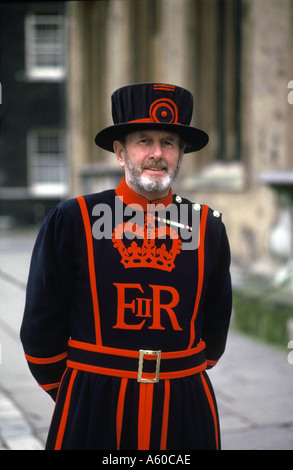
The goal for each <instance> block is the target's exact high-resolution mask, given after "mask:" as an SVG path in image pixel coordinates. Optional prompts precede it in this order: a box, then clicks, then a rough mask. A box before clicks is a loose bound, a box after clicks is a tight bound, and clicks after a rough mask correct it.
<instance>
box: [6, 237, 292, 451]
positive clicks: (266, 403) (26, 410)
mask: <svg viewBox="0 0 293 470" xmlns="http://www.w3.org/2000/svg"><path fill="white" fill-rule="evenodd" d="M35 237H36V232H35V231H34V230H22V231H10V230H7V229H6V230H4V229H2V230H0V450H42V449H44V446H45V441H46V436H47V432H48V428H49V425H50V420H51V416H52V413H53V409H54V402H53V400H52V399H51V398H50V397H49V395H47V394H46V393H45V392H44V391H43V390H42V389H40V387H38V385H37V384H36V382H35V380H34V379H33V377H32V376H31V374H30V372H29V369H28V367H27V364H26V361H25V359H24V356H23V350H22V346H21V343H20V340H19V329H20V324H21V320H22V314H23V307H24V301H25V286H26V280H27V275H28V270H29V262H30V257H31V251H32V248H33V244H34V240H35ZM287 346H288V345H284V348H283V350H281V349H277V348H276V347H272V346H270V345H267V344H264V343H262V342H260V341H258V340H256V339H253V338H251V337H247V336H245V335H243V334H241V333H239V332H236V331H234V330H232V329H231V330H230V333H229V336H228V342H227V347H226V351H225V354H224V355H223V357H222V358H221V360H220V361H219V363H218V365H217V366H216V367H215V368H214V369H212V370H210V371H209V376H210V378H211V381H212V383H213V386H214V390H215V393H216V397H217V402H218V408H219V415H220V425H221V438H222V449H223V450H292V449H293V359H292V357H291V356H292V355H293V352H292V353H291V349H289V348H288V349H286V348H287ZM292 349H293V345H292Z"/></svg>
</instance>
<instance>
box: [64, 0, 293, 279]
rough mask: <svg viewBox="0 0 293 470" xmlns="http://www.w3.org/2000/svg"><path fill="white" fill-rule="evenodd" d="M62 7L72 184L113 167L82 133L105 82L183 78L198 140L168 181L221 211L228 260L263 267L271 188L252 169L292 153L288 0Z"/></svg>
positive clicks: (89, 126)
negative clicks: (201, 133)
mask: <svg viewBox="0 0 293 470" xmlns="http://www.w3.org/2000/svg"><path fill="white" fill-rule="evenodd" d="M67 13H68V24H69V44H70V47H69V74H68V130H69V155H70V161H71V172H72V174H71V176H72V178H71V181H72V194H77V193H80V192H82V191H84V190H89V191H95V190H100V189H101V188H103V187H105V186H107V184H113V182H114V181H115V178H116V179H117V177H118V178H119V175H117V174H116V173H115V170H116V169H117V165H116V161H115V158H113V155H112V154H108V153H107V152H104V151H102V150H99V149H98V148H97V147H96V146H95V144H94V141H93V138H94V136H95V134H96V131H97V130H99V129H101V128H103V127H105V126H107V125H110V124H111V123H112V119H111V114H110V95H111V93H112V92H113V91H114V90H115V89H116V88H118V87H120V86H123V85H126V84H129V83H134V82H144V81H156V82H166V83H175V84H178V85H180V86H183V87H186V88H188V89H190V90H191V91H192V92H193V94H194V96H195V109H194V118H193V124H194V125H197V126H199V127H201V128H203V129H205V130H206V131H207V132H208V134H209V135H210V143H209V145H208V146H207V147H206V149H204V150H202V151H201V152H200V153H198V154H192V155H189V156H186V157H185V162H184V166H183V167H182V172H181V176H180V179H179V180H178V183H177V186H176V190H177V192H178V193H179V194H182V195H184V196H187V197H189V198H190V199H191V200H194V201H196V202H205V203H208V204H209V205H211V206H212V207H213V208H215V209H217V210H219V211H220V212H222V213H223V219H224V222H225V224H226V226H227V229H228V232H229V236H230V241H231V247H232V252H233V262H234V265H240V266H241V267H242V268H245V269H248V270H251V269H253V270H262V269H267V267H266V266H267V264H266V263H267V261H268V259H271V260H272V259H273V258H272V256H271V247H270V235H271V231H272V228H273V227H274V225H275V223H276V221H277V218H278V213H279V199H278V197H277V194H276V192H275V190H273V189H272V188H271V186H270V185H268V184H264V183H263V182H262V181H261V178H262V177H263V175H264V174H265V173H267V172H276V171H281V170H282V171H285V172H288V171H289V170H290V168H291V167H292V163H293V155H291V152H290V149H291V147H292V143H293V142H292V139H293V133H292V131H291V129H292V128H293V126H292V125H293V106H290V103H289V101H290V100H288V94H289V92H290V89H288V84H289V82H290V80H291V79H292V80H293V61H292V56H291V51H292V45H293V44H292V41H293V26H292V25H293V23H292V19H293V18H292V14H293V2H292V1H291V0H180V1H178V0H107V1H103V0H102V1H89V2H86V1H82V2H68V10H67ZM289 86H290V85H289ZM292 88H293V86H292ZM287 238H288V234H287Z"/></svg>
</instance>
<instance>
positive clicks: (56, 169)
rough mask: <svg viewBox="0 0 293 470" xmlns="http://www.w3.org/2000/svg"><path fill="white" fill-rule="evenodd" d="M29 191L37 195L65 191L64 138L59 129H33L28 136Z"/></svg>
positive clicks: (48, 194) (63, 192) (59, 194)
mask: <svg viewBox="0 0 293 470" xmlns="http://www.w3.org/2000/svg"><path fill="white" fill-rule="evenodd" d="M28 162H29V179H30V187H31V191H32V193H33V194H34V195H37V196H52V195H54V196H63V195H65V194H66V193H67V189H68V185H67V165H66V158H65V139H64V135H63V133H62V132H60V131H59V130H41V131H38V130H36V131H33V132H31V133H30V134H29V137H28Z"/></svg>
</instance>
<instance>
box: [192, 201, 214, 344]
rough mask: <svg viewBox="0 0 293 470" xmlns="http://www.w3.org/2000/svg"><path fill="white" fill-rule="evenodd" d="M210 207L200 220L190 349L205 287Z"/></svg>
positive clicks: (203, 210) (204, 211)
mask: <svg viewBox="0 0 293 470" xmlns="http://www.w3.org/2000/svg"><path fill="white" fill-rule="evenodd" d="M208 210H209V208H208V206H205V205H204V206H202V214H201V220H200V227H199V246H198V283H197V293H196V299H195V305H194V311H193V315H192V318H191V322H190V341H189V345H188V349H190V348H192V346H193V342H194V338H195V331H194V324H195V319H196V316H197V312H198V307H199V302H200V298H201V292H202V286H203V278H204V239H205V231H206V222H207V216H208Z"/></svg>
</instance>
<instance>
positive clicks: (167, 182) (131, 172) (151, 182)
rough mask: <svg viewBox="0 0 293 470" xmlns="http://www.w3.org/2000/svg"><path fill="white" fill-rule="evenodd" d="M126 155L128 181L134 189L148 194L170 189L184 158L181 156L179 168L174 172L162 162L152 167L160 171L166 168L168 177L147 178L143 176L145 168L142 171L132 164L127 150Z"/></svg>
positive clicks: (154, 176)
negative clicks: (169, 170)
mask: <svg viewBox="0 0 293 470" xmlns="http://www.w3.org/2000/svg"><path fill="white" fill-rule="evenodd" d="M124 153H125V174H126V179H127V181H129V182H130V183H131V184H132V185H133V186H134V187H136V188H138V189H140V190H143V191H145V192H148V193H161V192H164V191H166V190H167V189H169V188H170V186H171V184H172V183H173V181H174V180H175V178H176V176H177V174H178V171H179V168H180V163H181V160H182V156H180V158H179V159H178V164H177V167H176V168H175V169H174V170H173V171H172V172H168V165H167V164H166V163H162V162H160V161H159V162H156V163H154V165H152V166H154V167H156V168H158V169H161V168H164V169H165V170H166V176H164V177H161V176H157V177H156V175H153V176H146V175H143V174H142V172H143V168H142V170H141V171H140V170H138V169H137V168H136V167H135V166H134V165H133V164H132V163H131V161H130V158H129V155H128V153H127V151H126V149H125V148H124Z"/></svg>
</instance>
